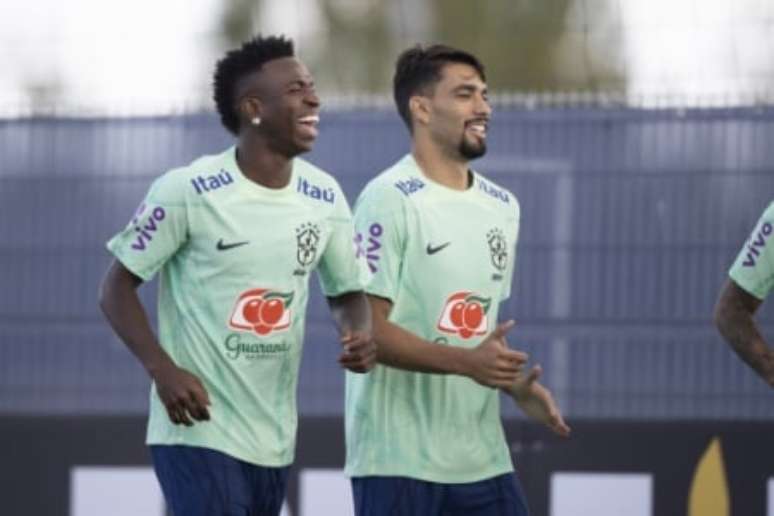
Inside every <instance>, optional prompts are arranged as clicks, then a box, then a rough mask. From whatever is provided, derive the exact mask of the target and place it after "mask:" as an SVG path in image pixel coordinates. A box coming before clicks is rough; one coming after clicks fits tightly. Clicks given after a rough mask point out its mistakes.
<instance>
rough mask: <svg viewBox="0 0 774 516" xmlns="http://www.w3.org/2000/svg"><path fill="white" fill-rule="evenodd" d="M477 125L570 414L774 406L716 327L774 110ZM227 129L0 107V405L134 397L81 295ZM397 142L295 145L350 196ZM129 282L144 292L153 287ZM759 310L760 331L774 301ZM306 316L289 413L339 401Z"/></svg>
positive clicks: (14, 407) (506, 113)
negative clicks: (517, 218) (161, 177)
mask: <svg viewBox="0 0 774 516" xmlns="http://www.w3.org/2000/svg"><path fill="white" fill-rule="evenodd" d="M490 135H491V136H490V147H489V148H490V151H489V153H488V154H487V156H486V157H485V158H483V159H481V160H479V161H478V162H476V168H477V169H479V170H480V171H481V172H483V173H485V174H487V175H488V176H489V177H491V178H492V179H494V180H495V181H496V182H499V183H500V184H502V185H503V186H506V187H507V188H509V189H511V190H512V191H513V192H514V193H515V194H516V195H517V196H518V198H519V200H520V201H521V206H522V229H521V237H520V240H519V243H518V250H517V256H518V257H517V274H516V279H515V285H514V290H513V292H514V295H513V297H512V298H511V300H510V301H509V302H508V304H507V306H506V307H505V311H506V312H507V315H508V316H512V317H514V318H516V319H517V321H518V323H519V324H518V326H517V328H516V330H515V331H513V332H512V335H513V336H512V339H511V342H512V345H514V346H516V347H520V348H523V349H526V350H527V351H529V352H530V353H531V355H532V356H533V357H534V359H535V360H536V361H539V362H540V363H542V364H543V366H544V369H545V371H546V374H545V378H544V380H545V383H546V384H548V385H549V386H551V387H552V388H553V389H554V391H555V393H556V394H557V396H558V398H559V399H560V401H561V403H562V405H563V406H564V409H565V412H566V413H567V414H568V415H570V416H572V417H602V418H750V419H769V420H771V419H774V398H772V393H771V390H770V389H769V388H767V387H766V386H765V385H764V384H763V382H762V381H760V380H758V379H757V378H756V377H755V376H754V375H753V374H752V373H751V372H749V371H748V369H747V368H746V367H744V366H743V365H742V364H741V363H740V362H739V361H738V360H737V359H736V357H735V356H734V355H733V354H732V353H731V352H730V351H729V350H728V349H727V347H726V346H725V345H724V344H723V343H722V342H721V340H720V339H719V337H718V336H717V335H716V334H715V332H714V330H713V328H712V326H711V321H710V318H711V311H712V306H713V303H714V300H715V297H716V294H717V291H718V289H719V287H720V285H721V283H722V282H723V280H724V277H725V275H726V271H727V269H728V267H729V265H730V264H731V262H732V260H733V258H734V257H735V255H736V252H737V251H738V250H739V249H740V247H741V246H742V244H743V242H744V240H745V239H746V238H747V235H748V233H749V232H750V230H751V229H752V227H753V225H754V223H755V221H756V220H757V218H758V216H759V214H760V213H761V211H762V210H763V209H764V207H765V206H766V205H767V204H768V202H769V201H771V200H772V199H774V108H734V109H705V110H699V109H691V110H674V109H663V110H643V109H625V108H591V107H586V108H570V107H564V108H538V109H527V108H523V107H518V106H500V107H499V109H498V110H497V111H496V113H495V117H494V120H493V124H492V127H491V130H490ZM229 144H230V140H229V138H228V136H227V135H226V133H225V131H223V130H222V129H221V128H220V126H219V125H218V122H217V120H216V118H215V117H214V116H213V115H209V114H205V115H191V116H176V117H159V118H141V119H89V120H78V119H55V118H51V119H43V118H36V119H22V120H6V121H0V238H1V240H0V289H2V291H1V292H2V294H0V413H34V414H37V413H39V414H52V413H63V414H85V413H121V414H125V413H139V412H144V411H145V407H146V402H147V388H148V380H147V378H146V377H145V375H144V373H143V371H142V370H141V369H140V367H139V366H138V365H137V364H136V362H135V360H134V359H133V358H132V357H131V356H130V354H129V352H128V351H126V349H125V348H124V347H123V345H122V344H121V343H120V342H118V341H117V340H116V338H115V337H114V336H113V335H112V333H111V331H110V330H109V328H108V327H107V326H106V324H105V323H104V321H103V320H102V317H101V316H100V315H99V313H98V310H97V308H96V291H97V284H98V282H99V279H100V277H101V275H102V273H103V271H104V269H105V267H106V265H107V263H108V254H107V252H106V251H105V250H104V242H105V241H106V240H107V239H108V238H109V237H110V236H111V235H112V234H113V233H114V232H115V231H117V230H118V229H119V228H121V227H123V225H124V224H125V223H126V222H127V220H128V219H129V218H130V215H131V214H132V213H133V211H134V209H135V208H136V206H137V204H138V203H139V201H140V199H141V198H142V196H143V194H144V192H145V190H146V188H147V186H148V184H149V183H150V181H151V180H152V178H153V177H154V176H156V175H158V174H160V173H161V172H163V171H164V170H166V169H168V168H171V167H173V166H177V165H181V164H185V163H188V162H190V161H191V160H192V159H193V158H195V157H196V156H198V155H201V154H204V153H210V152H217V151H219V150H221V149H222V148H224V147H225V146H227V145H229ZM407 149H408V142H407V137H406V134H405V131H404V129H403V128H402V126H401V124H400V122H399V120H398V118H397V116H396V115H395V114H393V112H392V111H390V110H381V109H375V110H369V109H358V110H340V111H334V112H327V113H325V116H324V120H323V126H322V136H321V138H320V141H319V142H318V143H317V146H316V149H315V151H314V152H313V153H311V154H310V155H309V156H308V158H309V159H310V160H311V161H313V162H315V163H317V164H318V165H321V166H322V167H323V168H326V169H327V170H329V171H330V172H332V173H333V174H335V175H336V176H337V177H338V178H339V180H340V182H341V184H342V186H343V188H344V190H345V192H346V193H347V195H348V196H349V198H350V200H351V201H353V200H354V197H355V195H356V194H357V192H358V191H359V189H360V188H361V187H362V186H363V185H364V184H365V182H366V181H367V180H368V179H369V178H370V177H372V176H373V175H374V174H375V173H377V172H378V171H380V170H381V169H383V168H384V167H386V166H387V165H389V164H390V163H391V162H393V161H394V160H396V159H397V158H398V157H399V156H401V155H402V154H403V153H405V152H406V151H407ZM313 283H315V282H313ZM143 297H144V299H145V300H146V301H147V304H148V306H153V305H154V303H155V294H154V291H153V288H152V287H151V288H148V287H145V288H144V289H143ZM154 313H155V310H154ZM760 320H761V323H762V325H763V328H764V331H765V332H766V333H767V335H768V336H769V337H770V338H771V339H774V310H772V307H771V306H770V305H764V306H763V307H762V310H761V317H760ZM308 324H309V327H308V330H307V341H306V348H305V357H304V362H303V365H302V371H301V372H302V378H301V381H300V388H299V398H300V407H301V410H302V413H303V414H306V415H311V414H338V413H340V412H341V410H342V405H343V402H342V399H343V396H342V394H343V375H342V373H341V371H340V370H339V369H338V368H337V366H336V363H335V356H336V354H337V349H336V346H337V345H336V343H335V338H334V334H333V330H332V327H331V324H330V322H329V318H328V315H327V309H326V307H325V303H324V301H323V299H322V298H321V296H320V294H319V292H318V291H316V289H315V294H314V295H313V296H312V299H311V300H310V304H309V317H308ZM505 405H506V414H508V415H516V412H515V410H513V408H512V407H510V406H509V405H508V404H507V403H506V404H505Z"/></svg>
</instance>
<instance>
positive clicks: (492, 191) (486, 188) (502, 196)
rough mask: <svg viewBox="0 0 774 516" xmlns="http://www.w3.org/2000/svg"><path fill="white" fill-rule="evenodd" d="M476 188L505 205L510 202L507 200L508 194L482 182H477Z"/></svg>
mask: <svg viewBox="0 0 774 516" xmlns="http://www.w3.org/2000/svg"><path fill="white" fill-rule="evenodd" d="M478 187H479V188H480V189H481V190H482V191H483V192H484V193H487V194H489V195H491V196H492V197H494V198H495V199H499V200H501V201H503V202H504V203H506V204H507V203H509V202H510V201H509V200H508V194H507V193H505V192H504V191H502V190H500V189H499V188H495V187H494V186H492V185H489V184H487V183H485V182H484V181H479V182H478Z"/></svg>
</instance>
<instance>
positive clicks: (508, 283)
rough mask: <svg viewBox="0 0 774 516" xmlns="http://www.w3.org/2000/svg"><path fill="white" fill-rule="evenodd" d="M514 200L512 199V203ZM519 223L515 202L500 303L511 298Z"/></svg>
mask: <svg viewBox="0 0 774 516" xmlns="http://www.w3.org/2000/svg"><path fill="white" fill-rule="evenodd" d="M515 200H516V199H515V198H514V201H515ZM520 223H521V214H520V208H519V204H518V202H516V210H515V213H514V216H513V219H512V220H511V224H510V232H509V234H508V240H507V245H508V261H507V264H506V267H505V274H503V291H502V294H501V295H500V301H505V300H506V299H508V298H509V297H510V296H511V287H512V285H513V271H514V269H515V264H516V242H517V241H518V240H519V227H520Z"/></svg>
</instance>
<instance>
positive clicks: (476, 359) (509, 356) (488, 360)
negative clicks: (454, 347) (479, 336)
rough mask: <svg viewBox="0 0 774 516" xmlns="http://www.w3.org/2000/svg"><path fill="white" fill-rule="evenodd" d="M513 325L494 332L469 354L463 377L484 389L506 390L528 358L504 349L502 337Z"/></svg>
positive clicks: (506, 344)
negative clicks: (496, 388) (484, 387)
mask: <svg viewBox="0 0 774 516" xmlns="http://www.w3.org/2000/svg"><path fill="white" fill-rule="evenodd" d="M514 324H515V323H514V322H513V321H512V320H511V321H507V322H505V323H502V324H500V325H498V326H497V328H495V330H494V331H493V332H492V333H490V334H489V335H488V336H487V337H486V338H485V339H484V340H483V341H482V342H481V344H479V345H478V346H477V347H475V348H473V349H471V350H470V352H469V354H468V355H467V357H468V359H467V360H466V364H465V365H464V371H463V373H464V374H465V375H466V376H469V377H470V378H472V379H473V380H475V381H476V382H478V383H480V384H481V385H484V386H486V387H500V388H507V387H510V386H511V385H512V384H513V383H514V382H515V381H516V379H517V378H518V375H519V373H520V372H521V369H522V367H523V366H524V364H525V363H526V362H527V359H528V358H529V357H528V356H527V354H526V353H523V352H521V351H515V350H512V349H509V348H508V342H507V341H506V340H505V335H506V334H507V333H508V331H509V330H510V329H511V328H513V326H514Z"/></svg>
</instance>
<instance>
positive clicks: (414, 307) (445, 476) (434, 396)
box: [346, 155, 519, 483]
mask: <svg viewBox="0 0 774 516" xmlns="http://www.w3.org/2000/svg"><path fill="white" fill-rule="evenodd" d="M355 226H356V231H357V235H356V242H357V243H358V246H359V254H360V255H362V256H364V257H365V258H366V260H367V262H368V266H369V268H370V271H371V273H372V275H371V279H370V282H369V284H368V285H367V287H366V291H367V292H368V293H369V294H373V295H376V296H379V297H383V298H386V299H389V300H391V301H392V303H393V307H392V311H391V313H390V321H392V322H393V323H395V324H397V325H399V326H401V327H403V328H405V329H406V330H408V331H410V332H412V333H414V334H416V335H418V336H419V337H421V338H423V339H426V340H430V341H436V342H440V343H443V344H444V345H447V346H460V347H465V348H472V347H475V346H477V345H478V344H479V343H480V342H481V341H482V340H483V339H484V337H485V336H486V335H487V334H488V333H489V332H491V331H492V330H493V329H494V328H495V327H496V322H497V311H498V306H499V304H500V302H501V301H503V300H504V299H506V298H507V297H508V296H509V294H510V285H511V278H512V275H513V265H514V253H515V244H516V239H517V236H518V229H519V204H518V202H517V200H516V198H515V197H514V196H513V195H512V194H511V193H509V192H508V191H506V190H505V189H503V188H501V187H499V186H497V185H495V184H494V183H492V182H491V181H488V180H486V179H484V178H483V177H481V176H480V175H478V174H474V182H473V185H472V186H471V187H470V188H469V189H468V190H466V191H456V190H452V189H449V188H446V187H444V186H442V185H440V184H437V183H434V182H433V181H431V180H430V179H428V178H426V177H425V176H424V175H423V173H422V172H421V170H420V169H419V167H418V166H417V164H416V161H415V160H414V158H413V157H412V156H411V155H409V156H406V157H405V158H403V159H402V160H400V161H399V162H398V163H397V164H395V165H394V166H393V167H392V168H390V169H388V170H387V171H385V172H383V173H382V174H380V175H379V176H377V177H376V178H375V179H373V180H372V181H371V182H370V183H369V184H368V185H367V186H366V188H365V190H363V192H362V194H361V195H360V197H359V199H358V201H357V204H356V208H355ZM346 437H347V459H346V473H347V474H348V475H350V476H368V475H395V476H405V477H411V478H417V479H421V480H427V481H432V482H442V483H463V482H475V481H479V480H483V479H486V478H490V477H493V476H496V475H500V474H503V473H507V472H510V471H512V470H513V466H512V463H511V458H510V453H509V450H508V446H507V444H506V441H505V436H504V433H503V427H502V423H501V420H500V403H499V393H498V391H497V390H495V389H490V388H487V387H483V386H481V385H479V384H477V383H476V382H474V381H473V380H471V379H469V378H465V377H462V376H456V375H440V374H425V373H416V372H410V371H404V370H399V369H395V368H391V367H385V366H381V365H378V366H376V368H375V369H374V370H373V371H371V373H370V374H368V375H356V374H349V373H348V374H347V382H346Z"/></svg>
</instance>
